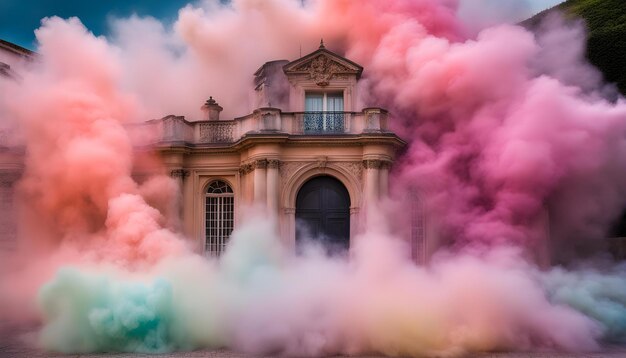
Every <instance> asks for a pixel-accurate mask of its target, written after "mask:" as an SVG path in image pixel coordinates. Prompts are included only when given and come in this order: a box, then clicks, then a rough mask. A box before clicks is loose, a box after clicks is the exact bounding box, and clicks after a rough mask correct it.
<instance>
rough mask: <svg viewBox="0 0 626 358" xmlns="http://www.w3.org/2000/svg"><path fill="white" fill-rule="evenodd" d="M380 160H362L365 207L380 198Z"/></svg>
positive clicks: (373, 203)
mask: <svg viewBox="0 0 626 358" xmlns="http://www.w3.org/2000/svg"><path fill="white" fill-rule="evenodd" d="M381 163H382V162H381V161H380V160H377V159H367V160H364V161H363V166H364V167H365V188H364V190H363V192H364V194H365V198H364V199H365V200H364V202H365V207H366V208H367V207H368V206H371V205H375V204H376V202H378V199H379V198H380V167H381Z"/></svg>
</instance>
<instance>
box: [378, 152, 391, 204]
mask: <svg viewBox="0 0 626 358" xmlns="http://www.w3.org/2000/svg"><path fill="white" fill-rule="evenodd" d="M390 168H391V162H389V161H386V160H385V161H382V162H381V165H380V198H381V199H384V198H387V196H389V169H390Z"/></svg>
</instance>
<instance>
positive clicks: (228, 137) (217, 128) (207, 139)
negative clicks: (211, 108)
mask: <svg viewBox="0 0 626 358" xmlns="http://www.w3.org/2000/svg"><path fill="white" fill-rule="evenodd" d="M234 129H235V123H223V122H210V123H201V124H200V142H203V143H230V142H232V141H233V132H234Z"/></svg>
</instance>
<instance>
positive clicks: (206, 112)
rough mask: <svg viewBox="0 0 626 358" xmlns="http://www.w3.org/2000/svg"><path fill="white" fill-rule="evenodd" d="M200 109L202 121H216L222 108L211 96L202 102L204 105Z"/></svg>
mask: <svg viewBox="0 0 626 358" xmlns="http://www.w3.org/2000/svg"><path fill="white" fill-rule="evenodd" d="M201 109H202V112H203V120H205V121H218V120H219V119H220V112H221V111H222V110H223V109H224V108H222V106H220V105H219V104H217V102H216V101H215V100H214V99H213V96H210V97H209V99H207V100H206V102H204V105H203V106H202V107H201Z"/></svg>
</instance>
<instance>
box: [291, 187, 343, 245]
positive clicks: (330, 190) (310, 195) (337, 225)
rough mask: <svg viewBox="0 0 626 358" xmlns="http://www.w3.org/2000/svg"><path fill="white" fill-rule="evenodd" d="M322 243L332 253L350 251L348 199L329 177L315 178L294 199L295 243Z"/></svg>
mask: <svg viewBox="0 0 626 358" xmlns="http://www.w3.org/2000/svg"><path fill="white" fill-rule="evenodd" d="M309 239H311V240H321V241H322V242H323V243H324V246H325V247H326V248H328V249H329V250H331V251H343V250H347V249H348V248H349V247H350V195H349V194H348V190H347V189H346V187H345V186H344V185H343V184H342V183H341V182H340V181H339V180H337V179H335V178H333V177H331V176H318V177H315V178H313V179H311V180H309V181H307V182H306V183H304V185H303V186H302V188H300V190H299V191H298V196H297V198H296V243H297V244H301V243H302V242H303V241H304V240H309Z"/></svg>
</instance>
